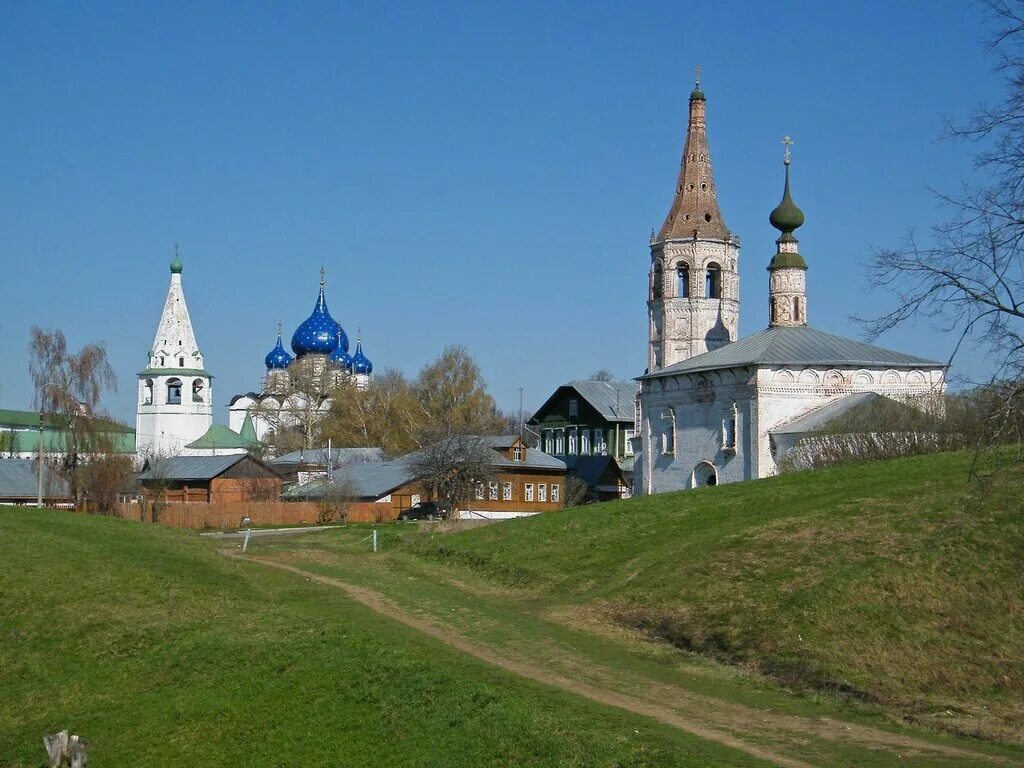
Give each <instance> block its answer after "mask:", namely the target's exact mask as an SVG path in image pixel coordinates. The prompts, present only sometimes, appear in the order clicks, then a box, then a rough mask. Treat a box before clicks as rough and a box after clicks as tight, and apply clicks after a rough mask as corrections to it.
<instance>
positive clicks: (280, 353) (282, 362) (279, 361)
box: [263, 331, 294, 371]
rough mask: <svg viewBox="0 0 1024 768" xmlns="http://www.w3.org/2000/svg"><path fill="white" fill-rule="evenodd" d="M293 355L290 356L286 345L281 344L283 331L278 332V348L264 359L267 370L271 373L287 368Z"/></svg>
mask: <svg viewBox="0 0 1024 768" xmlns="http://www.w3.org/2000/svg"><path fill="white" fill-rule="evenodd" d="M293 359H294V358H292V356H291V355H289V354H288V352H287V350H285V348H284V344H282V343H281V331H278V332H277V346H276V347H274V348H273V349H272V350H270V352H268V353H267V356H266V357H265V358H263V362H264V363H266V365H267V370H268V371H271V370H274V369H281V368H287V367H288V366H289V365H290V364H291V362H292V360H293Z"/></svg>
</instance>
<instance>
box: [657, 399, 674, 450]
mask: <svg viewBox="0 0 1024 768" xmlns="http://www.w3.org/2000/svg"><path fill="white" fill-rule="evenodd" d="M661 420H662V427H663V428H662V433H661V452H662V453H667V454H671V453H675V452H676V412H675V411H674V410H673V409H672V408H668V409H666V410H664V411H662V414H661Z"/></svg>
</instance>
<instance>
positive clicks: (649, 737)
mask: <svg viewBox="0 0 1024 768" xmlns="http://www.w3.org/2000/svg"><path fill="white" fill-rule="evenodd" d="M61 728H69V729H70V730H71V731H72V732H74V733H79V734H82V735H84V736H86V737H87V738H89V739H91V740H92V743H93V746H92V748H91V750H90V758H91V760H90V762H93V763H95V764H96V765H102V766H105V767H106V768H115V767H116V766H139V765H145V766H174V767H175V768H177V767H178V766H182V765H194V766H247V767H248V766H285V765H289V766H292V765H295V766H297V765H302V766H319V765H323V766H327V765H330V766H488V765H494V766H498V765H501V766H505V765H539V766H547V765H551V766H554V765H560V766H561V765H577V766H583V765H624V766H625V765H630V766H691V767H692V766H718V765H735V766H748V765H749V766H754V765H764V764H765V763H762V762H760V761H758V760H756V759H754V758H751V757H748V756H747V755H744V754H742V753H739V752H735V751H733V750H729V749H726V748H723V747H719V746H717V745H715V744H711V743H708V742H705V741H702V740H700V739H697V738H695V737H692V736H689V735H687V734H685V733H682V732H680V731H677V730H674V729H671V728H669V727H667V726H662V725H659V724H657V723H655V722H653V721H651V720H648V719H645V718H642V717H637V716H633V715H630V714H629V713H626V712H623V711H621V710H616V709H610V708H607V707H603V706H599V705H596V704H592V703H590V702H588V701H586V700H583V699H580V698H578V697H575V696H571V695H568V694H564V693H562V692H559V691H557V690H553V689H550V688H547V687H544V686H540V685H537V684H533V683H530V682H526V681H523V680H521V679H519V678H517V677H515V676H513V675H510V674H508V673H505V672H502V671H500V670H496V669H494V668H493V667H491V666H488V665H486V664H483V663H480V662H477V661H475V660H473V659H472V658H469V657H467V656H464V655H461V654H459V653H457V652H455V651H453V650H451V649H449V648H448V647H446V646H445V645H443V644H441V643H439V642H437V641H435V640H432V639H430V638H428V637H425V636H423V635H421V634H419V633H417V632H415V631H413V630H411V629H408V628H406V627H403V626H401V625H399V624H397V623H395V622H394V621H391V620H388V619H386V618H383V617H381V616H378V615H376V614H374V613H372V612H371V611H370V610H368V609H366V608H364V607H363V606H360V605H358V604H356V603H354V602H352V601H351V600H349V599H348V598H346V597H345V596H344V595H343V594H341V593H340V592H339V591H338V590H335V589H330V588H328V587H325V586H321V585H318V584H313V583H309V582H307V581H304V580H303V579H301V578H297V577H296V576H294V575H291V574H284V573H277V572H274V571H270V570H267V569H265V568H263V567H260V566H256V565H253V564H251V563H241V562H237V561H233V560H229V559H227V558H224V557H221V556H219V555H218V554H216V553H215V552H214V551H213V549H212V548H211V547H210V546H209V545H208V544H206V543H203V542H201V541H199V540H198V538H197V537H196V536H195V535H194V534H191V533H187V532H176V531H170V530H166V529H163V528H160V527H157V526H149V525H144V524H141V523H137V522H129V521H121V520H115V519H108V518H99V517H87V516H82V515H76V514H72V513H60V512H50V511H46V510H44V511H36V510H34V509H13V508H0V765H3V766H5V767H7V768H22V767H24V768H27V767H29V766H31V767H32V768H36V767H37V766H40V765H42V764H43V763H44V761H45V758H44V752H43V749H42V741H41V739H42V736H43V734H44V733H50V732H53V731H56V730H59V729H61Z"/></svg>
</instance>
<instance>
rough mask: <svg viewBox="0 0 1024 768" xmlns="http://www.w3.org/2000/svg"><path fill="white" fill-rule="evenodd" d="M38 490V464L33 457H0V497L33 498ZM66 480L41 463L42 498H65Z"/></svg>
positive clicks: (68, 492)
mask: <svg viewBox="0 0 1024 768" xmlns="http://www.w3.org/2000/svg"><path fill="white" fill-rule="evenodd" d="M38 492H39V474H38V465H37V464H36V462H35V461H34V460H33V459H0V498H2V499H34V498H36V494H37V493H38ZM70 497H71V489H70V487H69V486H68V482H67V480H65V479H64V478H63V477H61V476H60V475H59V474H58V473H56V472H54V471H53V470H52V469H51V468H50V467H49V466H47V465H46V463H45V462H44V463H43V498H44V499H67V498H70Z"/></svg>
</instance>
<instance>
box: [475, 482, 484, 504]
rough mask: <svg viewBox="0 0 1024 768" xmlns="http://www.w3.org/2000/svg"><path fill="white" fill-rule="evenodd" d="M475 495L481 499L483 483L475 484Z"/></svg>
mask: <svg viewBox="0 0 1024 768" xmlns="http://www.w3.org/2000/svg"><path fill="white" fill-rule="evenodd" d="M476 497H477V499H479V500H482V499H483V497H484V484H483V483H477V484H476Z"/></svg>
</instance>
